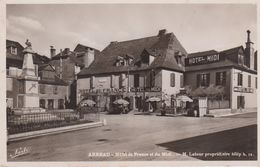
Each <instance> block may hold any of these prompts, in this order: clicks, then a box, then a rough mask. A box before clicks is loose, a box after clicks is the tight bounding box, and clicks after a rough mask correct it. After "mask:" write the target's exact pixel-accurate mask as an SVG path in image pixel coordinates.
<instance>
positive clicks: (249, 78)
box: [248, 75, 251, 88]
mask: <svg viewBox="0 0 260 167" xmlns="http://www.w3.org/2000/svg"><path fill="white" fill-rule="evenodd" d="M248 87H249V88H250V87H251V75H248Z"/></svg>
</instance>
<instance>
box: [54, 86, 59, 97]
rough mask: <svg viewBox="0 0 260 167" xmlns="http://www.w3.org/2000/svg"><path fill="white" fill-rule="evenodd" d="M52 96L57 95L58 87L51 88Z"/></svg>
mask: <svg viewBox="0 0 260 167" xmlns="http://www.w3.org/2000/svg"><path fill="white" fill-rule="evenodd" d="M53 94H55V95H56V94H58V86H53Z"/></svg>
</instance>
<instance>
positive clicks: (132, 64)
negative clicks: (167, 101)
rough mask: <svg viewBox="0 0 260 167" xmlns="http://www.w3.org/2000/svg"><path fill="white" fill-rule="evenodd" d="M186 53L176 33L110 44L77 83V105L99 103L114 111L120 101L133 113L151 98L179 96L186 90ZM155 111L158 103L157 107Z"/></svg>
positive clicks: (81, 74)
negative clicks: (133, 110) (184, 80)
mask: <svg viewBox="0 0 260 167" xmlns="http://www.w3.org/2000/svg"><path fill="white" fill-rule="evenodd" d="M186 56H187V52H186V50H185V49H184V48H183V46H182V45H181V44H180V42H179V41H178V39H177V37H176V36H175V35H174V34H173V33H167V32H166V30H160V31H159V33H158V35H155V36H151V37H145V38H140V39H134V40H129V41H122V42H117V41H114V42H111V43H110V44H109V45H108V46H107V47H106V48H105V49H104V50H103V51H102V52H101V55H100V56H98V57H97V58H96V59H95V60H94V62H93V63H92V64H91V65H90V66H89V67H88V68H84V69H83V70H81V72H80V73H79V74H78V80H77V95H78V96H77V102H79V101H80V100H81V99H83V98H90V99H93V100H94V101H96V102H97V103H98V104H97V105H98V106H99V107H101V108H107V109H109V108H111V106H112V104H113V102H114V101H115V100H116V99H118V98H122V97H123V98H125V99H127V100H128V101H129V102H130V108H131V109H142V108H144V106H143V105H145V104H144V103H143V102H144V101H145V100H147V99H148V98H149V97H161V96H162V95H163V94H168V95H172V94H177V93H179V91H180V88H182V87H183V73H184V70H185V68H184V59H185V57H186ZM153 107H154V108H158V107H157V103H154V106H153Z"/></svg>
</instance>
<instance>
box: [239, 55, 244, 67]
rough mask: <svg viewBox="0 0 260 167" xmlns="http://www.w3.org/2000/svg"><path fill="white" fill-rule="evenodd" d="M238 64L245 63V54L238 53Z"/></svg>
mask: <svg viewBox="0 0 260 167" xmlns="http://www.w3.org/2000/svg"><path fill="white" fill-rule="evenodd" d="M238 64H240V65H244V55H242V54H238Z"/></svg>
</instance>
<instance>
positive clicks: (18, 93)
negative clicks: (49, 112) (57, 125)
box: [6, 40, 68, 109]
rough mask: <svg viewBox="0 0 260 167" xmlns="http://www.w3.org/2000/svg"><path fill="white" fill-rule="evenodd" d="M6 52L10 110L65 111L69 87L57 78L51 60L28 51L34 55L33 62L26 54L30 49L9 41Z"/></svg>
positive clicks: (7, 99)
mask: <svg viewBox="0 0 260 167" xmlns="http://www.w3.org/2000/svg"><path fill="white" fill-rule="evenodd" d="M6 48H7V49H6V55H7V56H6V60H7V64H6V71H7V74H6V101H7V106H8V107H10V108H25V107H30V108H33V107H35V108H37V107H40V108H46V109H58V108H64V105H65V100H66V98H67V97H68V86H67V84H66V83H65V82H64V81H62V80H61V79H59V78H58V77H57V75H56V73H55V70H54V69H53V67H52V66H51V65H50V64H49V59H48V58H47V57H46V56H42V55H39V54H37V53H34V52H33V51H32V50H29V51H30V52H29V54H32V59H30V57H28V56H29V55H26V54H27V52H25V51H26V50H28V47H27V48H24V47H23V46H22V45H21V44H20V43H18V42H16V41H11V40H7V41H6ZM25 59H26V60H25ZM28 69H30V71H29V70H28ZM27 73H28V74H27ZM28 76H29V77H31V78H28ZM32 77H33V79H32ZM43 90H44V93H43ZM29 95H30V96H29ZM27 96H28V97H27ZM31 97H37V98H31Z"/></svg>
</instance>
